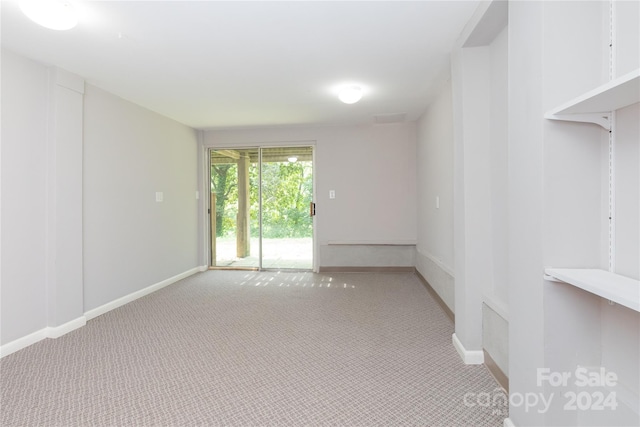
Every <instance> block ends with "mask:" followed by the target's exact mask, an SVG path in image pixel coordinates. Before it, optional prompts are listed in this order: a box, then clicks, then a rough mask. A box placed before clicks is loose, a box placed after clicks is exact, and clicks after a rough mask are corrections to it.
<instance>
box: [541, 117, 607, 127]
mask: <svg viewBox="0 0 640 427" xmlns="http://www.w3.org/2000/svg"><path fill="white" fill-rule="evenodd" d="M544 118H545V119H549V120H562V121H565V122H580V123H593V124H596V125H598V126H601V127H602V128H603V129H604V130H607V131H610V130H611V119H610V114H609V113H592V114H545V116H544Z"/></svg>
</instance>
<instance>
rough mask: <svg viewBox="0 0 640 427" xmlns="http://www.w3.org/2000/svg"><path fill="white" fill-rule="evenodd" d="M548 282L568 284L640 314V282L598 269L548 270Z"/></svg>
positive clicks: (546, 270) (546, 271)
mask: <svg viewBox="0 0 640 427" xmlns="http://www.w3.org/2000/svg"><path fill="white" fill-rule="evenodd" d="M544 272H545V274H546V275H547V276H548V277H547V280H553V279H555V281H560V282H564V283H568V284H570V285H573V286H575V287H577V288H580V289H583V290H585V291H587V292H591V293H592V294H595V295H598V296H600V297H602V298H605V299H608V300H610V301H613V302H615V303H617V304H620V305H623V306H625V307H628V308H630V309H632V310H635V311H637V312H640V281H638V280H634V279H631V278H628V277H625V276H621V275H619V274H614V273H611V272H608V271H605V270H597V269H573V268H547V269H545V271H544Z"/></svg>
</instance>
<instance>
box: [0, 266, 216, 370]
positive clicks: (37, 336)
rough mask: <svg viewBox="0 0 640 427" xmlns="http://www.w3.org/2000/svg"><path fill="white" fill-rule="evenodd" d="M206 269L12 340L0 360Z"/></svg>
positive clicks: (194, 269)
mask: <svg viewBox="0 0 640 427" xmlns="http://www.w3.org/2000/svg"><path fill="white" fill-rule="evenodd" d="M207 269H208V266H206V265H202V266H199V267H194V268H192V269H191V270H187V271H185V272H184V273H180V274H178V275H176V276H173V277H170V278H168V279H166V280H163V281H162V282H158V283H156V284H155V285H151V286H149V287H146V288H144V289H141V290H139V291H137V292H133V293H131V294H129V295H126V296H124V297H122V298H118V299H117V300H115V301H111V302H110V303H107V304H105V305H102V306H100V307H98V308H94V309H93V310H89V311H87V312H86V313H84V316H80V317H78V318H77V319H73V320H71V321H69V322H67V323H65V324H63V325H60V326H47V327H46V328H42V329H40V330H38V331H35V332H33V333H31V334H29V335H25V336H24V337H21V338H18V339H16V340H13V341H11V342H9V343H7V344H4V345H2V346H0V358H3V357H5V356H8V355H9V354H12V353H15V352H16V351H18V350H22V349H23V348H26V347H29V346H30V345H32V344H35V343H37V342H38V341H42V340H43V339H45V338H54V339H55V338H60V337H61V336H63V335H65V334H68V333H69V332H71V331H74V330H76V329H78V328H81V327H83V326H84V325H86V324H87V320H91V319H94V318H96V317H98V316H100V315H101V314H104V313H106V312H108V311H111V310H113V309H114V308H118V307H120V306H122V305H124V304H127V303H129V302H131V301H134V300H136V299H138V298H140V297H143V296H145V295H148V294H150V293H152V292H155V291H157V290H158V289H161V288H164V287H165V286H168V285H170V284H172V283H175V282H177V281H178V280H182V279H184V278H186V277H189V276H191V275H193V274H196V273H198V272H202V271H206V270H207Z"/></svg>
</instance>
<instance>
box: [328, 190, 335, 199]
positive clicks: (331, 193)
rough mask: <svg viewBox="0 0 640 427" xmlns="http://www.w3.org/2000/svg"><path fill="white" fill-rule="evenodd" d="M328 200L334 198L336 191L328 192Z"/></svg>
mask: <svg viewBox="0 0 640 427" xmlns="http://www.w3.org/2000/svg"><path fill="white" fill-rule="evenodd" d="M329 198H330V199H335V198H336V190H329Z"/></svg>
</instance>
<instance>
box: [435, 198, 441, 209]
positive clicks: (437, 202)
mask: <svg viewBox="0 0 640 427" xmlns="http://www.w3.org/2000/svg"><path fill="white" fill-rule="evenodd" d="M436 209H440V196H436Z"/></svg>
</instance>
